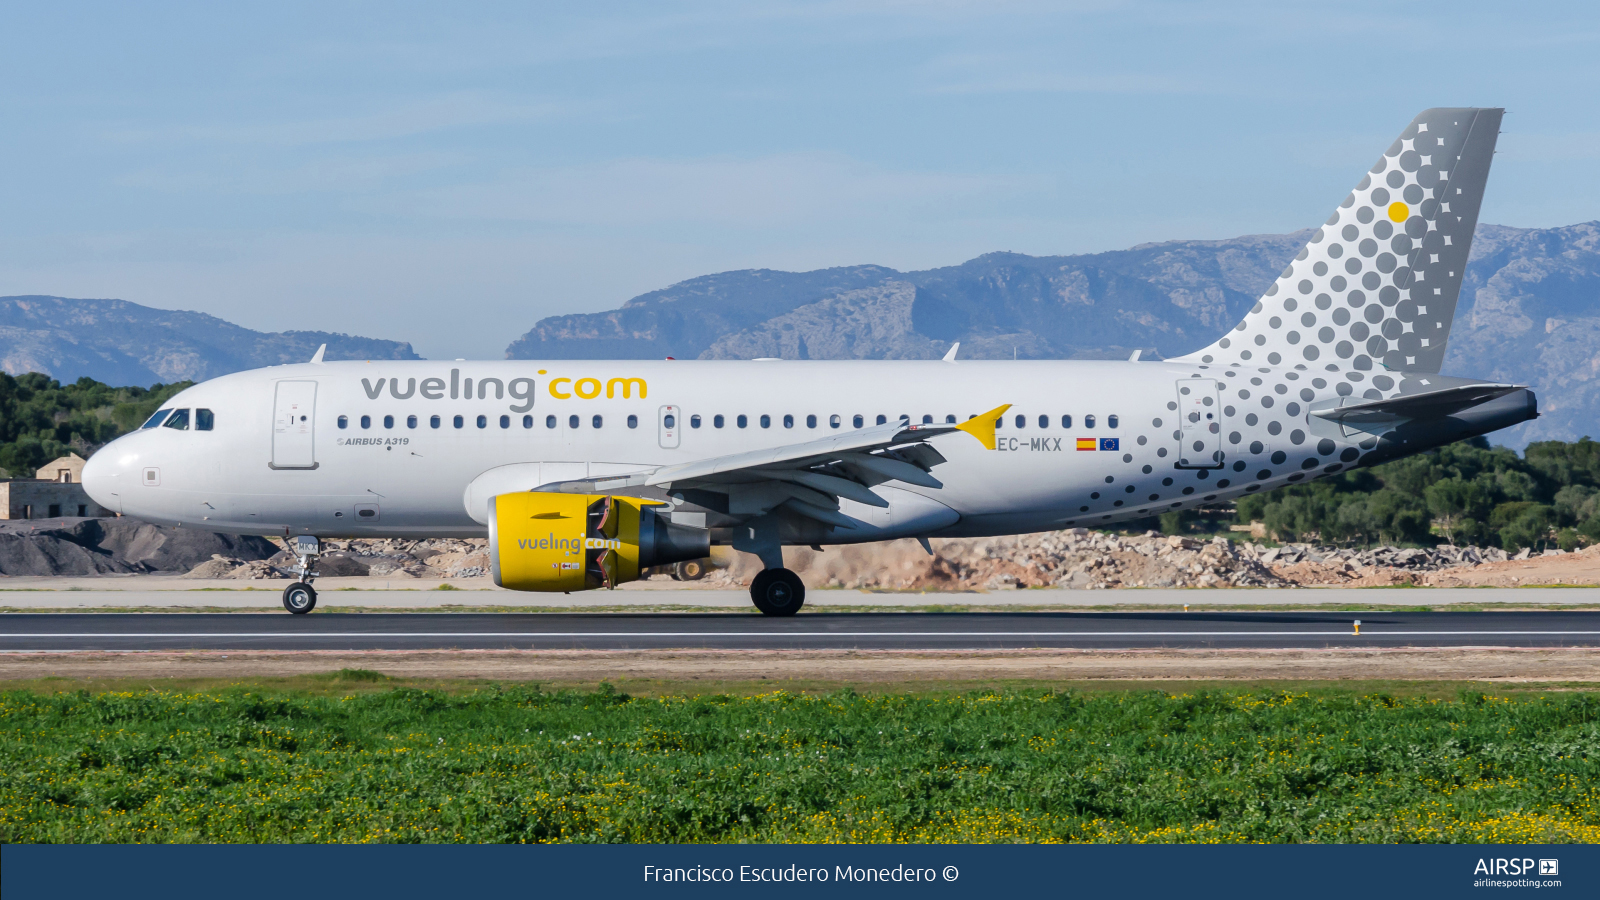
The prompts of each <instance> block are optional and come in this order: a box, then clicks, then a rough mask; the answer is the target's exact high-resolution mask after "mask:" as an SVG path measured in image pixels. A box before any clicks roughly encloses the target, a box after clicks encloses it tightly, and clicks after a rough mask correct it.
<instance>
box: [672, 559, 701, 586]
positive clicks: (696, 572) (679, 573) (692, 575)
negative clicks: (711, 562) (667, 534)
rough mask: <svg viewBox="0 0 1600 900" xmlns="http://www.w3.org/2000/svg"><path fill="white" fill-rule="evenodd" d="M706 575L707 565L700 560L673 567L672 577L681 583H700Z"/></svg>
mask: <svg viewBox="0 0 1600 900" xmlns="http://www.w3.org/2000/svg"><path fill="white" fill-rule="evenodd" d="M705 574H706V564H705V563H703V562H701V561H700V560H698V559H691V560H689V561H688V562H681V563H678V564H677V565H675V566H673V567H672V577H673V578H676V579H678V580H679V581H699V580H700V577H701V576H703V575H705Z"/></svg>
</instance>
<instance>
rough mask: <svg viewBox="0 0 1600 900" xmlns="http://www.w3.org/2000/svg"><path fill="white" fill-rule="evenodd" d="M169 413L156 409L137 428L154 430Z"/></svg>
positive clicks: (168, 410) (165, 410)
mask: <svg viewBox="0 0 1600 900" xmlns="http://www.w3.org/2000/svg"><path fill="white" fill-rule="evenodd" d="M170 412H172V410H170V409H158V410H156V411H155V414H154V415H152V416H150V418H148V419H145V420H144V424H143V425H140V426H139V427H140V428H154V427H156V426H157V425H160V424H161V420H163V419H165V418H166V417H167V413H170ZM341 427H342V426H341Z"/></svg>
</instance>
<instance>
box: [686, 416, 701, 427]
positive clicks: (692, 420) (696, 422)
mask: <svg viewBox="0 0 1600 900" xmlns="http://www.w3.org/2000/svg"><path fill="white" fill-rule="evenodd" d="M689 427H690V428H699V427H700V417H699V416H690V417H689Z"/></svg>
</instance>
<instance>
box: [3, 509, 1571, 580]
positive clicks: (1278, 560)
mask: <svg viewBox="0 0 1600 900" xmlns="http://www.w3.org/2000/svg"><path fill="white" fill-rule="evenodd" d="M932 546H933V549H934V554H933V555H932V556H930V555H928V553H927V552H926V551H925V550H923V549H922V547H921V545H920V544H918V543H917V542H916V541H910V540H901V541H887V542H883V543H875V544H857V545H848V546H837V547H829V548H827V549H826V550H824V551H820V552H819V551H815V550H811V549H808V548H804V547H790V548H786V549H785V550H784V559H785V564H786V565H787V566H788V567H789V568H791V569H793V570H795V571H796V572H797V573H799V575H800V576H801V578H802V579H804V580H805V582H806V583H807V584H809V585H812V586H814V587H818V588H829V587H834V588H851V589H868V590H906V591H930V590H931V591H941V590H943V591H1001V590H1011V589H1017V588H1033V587H1059V588H1077V589H1084V590H1101V589H1109V588H1134V587H1159V588H1174V587H1176V588H1191V587H1192V588H1203V587H1227V588H1232V587H1295V586H1308V587H1309V586H1343V587H1381V586H1392V585H1406V584H1415V585H1436V586H1440V587H1464V586H1474V585H1483V586H1506V587H1509V586H1517V585H1528V584H1600V547H1596V548H1590V549H1589V550H1586V551H1583V552H1580V553H1563V552H1562V551H1559V550H1551V551H1546V552H1545V553H1543V554H1539V555H1534V554H1531V553H1529V552H1528V551H1523V552H1522V553H1520V554H1516V555H1508V554H1507V553H1506V552H1505V551H1503V550H1500V549H1499V548H1472V547H1450V546H1440V547H1435V548H1432V549H1416V548H1408V549H1402V548H1397V547H1376V548H1369V549H1359V550H1357V549H1347V548H1336V547H1318V546H1314V545H1309V544H1287V545H1284V546H1281V547H1268V546H1266V545H1265V544H1261V543H1254V542H1249V541H1243V542H1233V541H1229V540H1227V539H1226V538H1224V537H1221V536H1216V537H1212V538H1208V539H1201V538H1194V537H1179V536H1168V535H1162V534H1158V533H1156V532H1147V533H1145V534H1138V535H1117V534H1106V533H1102V532H1097V531H1089V530H1086V529H1082V528H1074V529H1069V530H1066V531H1056V532H1047V533H1043V534H1028V535H1017V536H1011V537H996V538H965V539H952V540H935V541H933V542H932ZM324 547H325V548H326V551H327V552H326V553H325V554H324V555H323V557H322V558H321V560H320V562H319V563H318V566H317V570H318V572H319V573H320V574H321V575H322V576H324V577H329V578H336V577H342V578H348V577H363V576H366V577H373V578H383V579H385V580H388V581H391V582H392V581H396V580H405V579H482V580H485V581H486V580H487V578H488V575H489V558H488V548H487V541H484V540H482V539H474V540H460V539H450V538H436V539H430V540H402V539H387V540H339V541H326V542H324ZM293 566H294V559H293V557H292V556H290V554H289V553H288V552H287V551H285V550H284V549H282V546H281V544H280V543H278V542H274V541H270V540H268V539H265V538H258V537H235V536H230V535H217V534H208V533H204V532H197V531H191V530H187V529H175V528H162V527H158V526H155V525H148V524H145V523H142V522H136V521H134V520H132V519H78V520H72V519H68V520H51V521H48V522H45V521H36V522H22V523H3V524H0V575H13V576H29V575H32V576H40V575H105V574H131V573H156V572H165V573H174V574H176V573H186V574H183V575H182V576H181V577H183V578H188V579H196V580H202V579H232V580H239V581H260V580H283V579H287V578H291V577H293V575H294V571H293ZM759 570H760V563H759V562H757V561H756V560H755V558H754V557H750V556H747V555H745V554H741V553H734V552H732V551H727V550H724V549H722V548H718V550H717V555H716V566H715V567H714V568H712V569H711V570H710V572H709V574H708V575H707V576H706V577H705V578H703V579H701V580H700V581H697V582H693V583H692V584H693V586H695V587H704V588H719V587H721V588H730V589H731V588H737V587H740V586H742V585H747V584H749V582H750V579H751V578H753V577H754V576H755V573H756V572H758V571H759ZM653 580H654V581H667V580H668V579H667V576H662V575H658V576H655V578H654V579H653ZM662 586H663V587H665V586H666V585H665V584H663V585H662ZM685 586H688V585H685Z"/></svg>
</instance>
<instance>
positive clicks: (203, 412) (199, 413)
mask: <svg viewBox="0 0 1600 900" xmlns="http://www.w3.org/2000/svg"><path fill="white" fill-rule="evenodd" d="M214 424H216V417H215V416H213V415H212V414H211V410H209V409H197V410H195V411H194V430H195V431H210V430H211V426H212V425H214Z"/></svg>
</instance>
